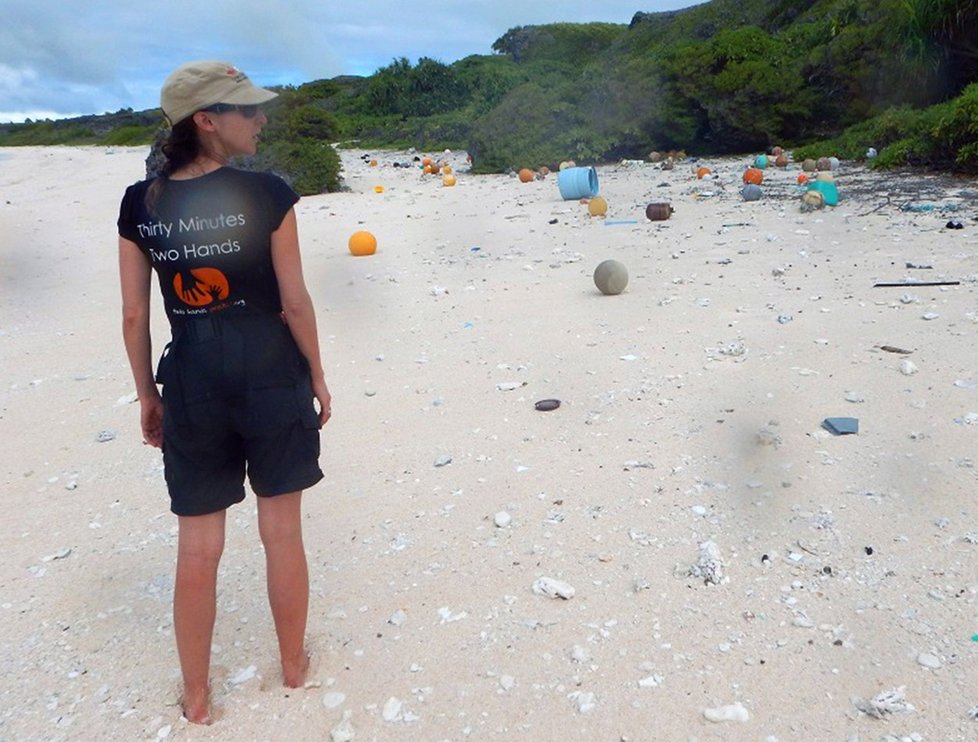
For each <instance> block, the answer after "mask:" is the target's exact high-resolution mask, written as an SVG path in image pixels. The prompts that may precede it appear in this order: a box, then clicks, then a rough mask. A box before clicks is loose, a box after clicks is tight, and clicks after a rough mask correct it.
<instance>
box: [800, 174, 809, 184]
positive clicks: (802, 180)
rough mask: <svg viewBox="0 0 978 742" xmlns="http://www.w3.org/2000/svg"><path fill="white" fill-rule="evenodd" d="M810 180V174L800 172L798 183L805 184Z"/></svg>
mask: <svg viewBox="0 0 978 742" xmlns="http://www.w3.org/2000/svg"><path fill="white" fill-rule="evenodd" d="M807 182H808V176H807V175H806V174H805V173H798V185H805V183H807Z"/></svg>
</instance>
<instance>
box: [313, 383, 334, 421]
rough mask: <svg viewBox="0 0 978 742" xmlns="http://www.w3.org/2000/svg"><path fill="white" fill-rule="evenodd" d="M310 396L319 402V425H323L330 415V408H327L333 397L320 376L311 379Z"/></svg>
mask: <svg viewBox="0 0 978 742" xmlns="http://www.w3.org/2000/svg"><path fill="white" fill-rule="evenodd" d="M312 396H314V397H315V398H316V400H317V401H318V402H319V427H320V428H321V427H323V426H324V425H325V424H326V422H327V421H328V420H329V418H330V417H332V415H333V413H332V410H330V409H329V406H330V404H331V403H332V400H333V397H332V395H330V393H329V389H328V388H327V387H326V380H325V379H324V378H322V377H319V378H318V379H313V380H312Z"/></svg>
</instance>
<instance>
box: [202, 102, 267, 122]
mask: <svg viewBox="0 0 978 742" xmlns="http://www.w3.org/2000/svg"><path fill="white" fill-rule="evenodd" d="M200 110H202V111H206V112H207V113H231V112H232V111H237V112H238V113H240V114H241V115H242V116H244V117H245V118H246V119H253V118H254V117H255V116H257V115H258V112H259V111H260V110H261V106H259V105H255V104H249V105H245V106H239V105H236V104H234V103H215V104H214V105H212V106H207V108H202V109H200Z"/></svg>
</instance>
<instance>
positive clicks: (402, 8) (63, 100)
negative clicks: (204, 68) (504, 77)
mask: <svg viewBox="0 0 978 742" xmlns="http://www.w3.org/2000/svg"><path fill="white" fill-rule="evenodd" d="M695 4H697V3H696V2H690V0H629V1H627V2H622V1H621V0H585V1H579V0H561V1H560V2H557V1H555V0H538V1H534V0H530V1H529V2H527V1H526V0H441V1H440V2H436V1H434V0H396V1H390V0H376V1H373V2H371V1H368V0H362V1H358V0H347V2H343V3H340V2H336V1H335V0H333V1H330V0H283V1H281V2H270V1H269V0H236V2H229V1H228V0H210V1H209V2H208V1H207V0H204V1H201V0H167V1H166V2H153V3H149V2H146V0H87V1H86V0H0V19H3V20H2V23H0V123H6V122H19V121H23V120H24V119H25V118H31V119H34V120H37V119H45V118H52V119H54V118H65V117H70V116H77V115H82V114H92V113H94V114H99V113H107V112H112V111H118V110H119V109H122V108H133V109H135V110H137V111H140V110H145V109H149V108H155V107H156V106H158V105H159V89H160V86H161V85H162V83H163V80H164V79H166V76H167V75H168V74H169V73H170V72H171V71H172V70H173V69H174V68H176V67H177V66H179V65H180V64H182V63H184V62H188V61H191V60H195V59H220V60H224V61H227V62H231V63H232V64H234V65H236V66H237V67H238V68H239V69H241V70H243V71H244V72H245V73H247V74H248V76H249V77H250V78H251V79H252V81H253V82H255V83H257V84H259V85H298V84H301V83H304V82H309V81H311V80H317V79H321V78H328V77H335V76H337V75H370V74H372V73H373V72H375V71H376V70H378V69H379V68H381V67H384V66H386V65H388V64H390V63H391V61H393V60H394V59H399V58H401V57H405V58H407V59H408V60H409V61H410V62H411V63H412V64H416V63H417V61H418V59H419V58H421V57H430V58H432V59H436V60H439V61H441V62H444V63H446V64H450V63H451V62H454V61H456V60H458V59H462V58H463V57H466V56H468V55H470V54H491V53H492V44H493V42H494V41H495V40H496V39H498V38H499V37H500V36H502V35H503V34H505V33H506V31H508V30H509V29H511V28H514V27H516V26H528V25H539V24H545V23H558V22H571V23H587V22H592V21H603V22H608V23H622V24H627V23H629V22H630V21H631V19H632V16H633V15H634V14H635V12H636V11H644V12H654V11H662V10H676V9H679V8H683V7H688V6H690V5H695Z"/></svg>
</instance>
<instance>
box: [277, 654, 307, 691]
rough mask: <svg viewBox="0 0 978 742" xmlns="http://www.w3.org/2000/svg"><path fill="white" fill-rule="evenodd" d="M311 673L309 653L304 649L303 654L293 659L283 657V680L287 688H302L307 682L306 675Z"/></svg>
mask: <svg viewBox="0 0 978 742" xmlns="http://www.w3.org/2000/svg"><path fill="white" fill-rule="evenodd" d="M308 673H309V653H308V652H306V651H305V650H303V652H302V654H301V655H300V656H299V657H297V658H295V659H292V660H286V659H284V658H283V659H282V680H283V681H284V682H285V686H286V687H287V688H301V687H303V686H304V685H305V683H306V675H307V674H308Z"/></svg>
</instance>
